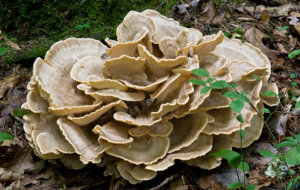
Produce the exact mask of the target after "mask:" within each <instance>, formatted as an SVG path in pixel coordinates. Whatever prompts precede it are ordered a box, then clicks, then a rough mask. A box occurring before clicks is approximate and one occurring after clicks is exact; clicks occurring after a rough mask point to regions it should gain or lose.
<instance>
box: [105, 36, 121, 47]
mask: <svg viewBox="0 0 300 190" xmlns="http://www.w3.org/2000/svg"><path fill="white" fill-rule="evenodd" d="M104 41H105V42H106V43H107V45H108V46H109V47H113V46H114V45H117V44H118V41H115V40H112V39H109V38H105V40H104Z"/></svg>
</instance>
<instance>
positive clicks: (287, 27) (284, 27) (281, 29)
mask: <svg viewBox="0 0 300 190" xmlns="http://www.w3.org/2000/svg"><path fill="white" fill-rule="evenodd" d="M286 29H289V26H283V27H282V28H280V30H279V31H283V30H286Z"/></svg>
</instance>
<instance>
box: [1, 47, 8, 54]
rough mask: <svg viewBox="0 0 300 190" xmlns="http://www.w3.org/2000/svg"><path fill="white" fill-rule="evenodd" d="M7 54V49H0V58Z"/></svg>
mask: <svg viewBox="0 0 300 190" xmlns="http://www.w3.org/2000/svg"><path fill="white" fill-rule="evenodd" d="M6 52H7V48H6V47H0V56H1V55H3V54H5V53H6Z"/></svg>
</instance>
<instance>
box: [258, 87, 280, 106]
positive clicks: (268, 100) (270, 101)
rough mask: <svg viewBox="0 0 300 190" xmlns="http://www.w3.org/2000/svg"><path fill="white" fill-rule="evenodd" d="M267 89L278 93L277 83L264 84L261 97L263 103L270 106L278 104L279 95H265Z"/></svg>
mask: <svg viewBox="0 0 300 190" xmlns="http://www.w3.org/2000/svg"><path fill="white" fill-rule="evenodd" d="M267 91H272V92H275V94H278V88H277V86H276V84H275V83H265V84H263V86H262V88H261V91H260V97H261V100H262V101H263V103H265V104H267V105H268V106H276V105H277V104H278V102H279V97H278V96H265V95H263V94H264V93H265V92H267Z"/></svg>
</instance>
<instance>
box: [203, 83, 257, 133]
mask: <svg viewBox="0 0 300 190" xmlns="http://www.w3.org/2000/svg"><path fill="white" fill-rule="evenodd" d="M236 84H237V85H238V86H237V87H236V90H237V91H238V92H242V91H245V92H247V93H248V94H253V103H252V104H253V105H254V106H255V107H256V106H257V104H258V102H259V101H260V97H259V91H260V88H261V86H262V81H259V82H258V83H257V82H256V81H239V82H236ZM254 90H255V91H254ZM253 91H254V93H253ZM247 98H248V99H249V100H250V101H252V98H251V97H250V95H247ZM206 113H207V114H209V115H211V116H212V117H214V118H215V121H214V122H213V123H210V124H207V126H206V127H205V129H204V130H203V133H205V134H209V135H212V134H213V135H219V134H231V133H233V132H235V131H238V130H239V129H240V122H239V121H238V120H237V119H236V117H237V116H238V115H239V114H238V113H236V112H234V111H233V110H232V109H231V108H221V109H212V110H210V111H208V112H206ZM255 113H256V112H255V110H254V109H253V108H252V107H251V106H250V105H249V103H246V102H245V103H244V108H243V109H242V111H241V114H242V116H243V118H244V123H243V124H242V129H245V127H248V126H250V123H251V119H252V117H253V115H254V114H255Z"/></svg>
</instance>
